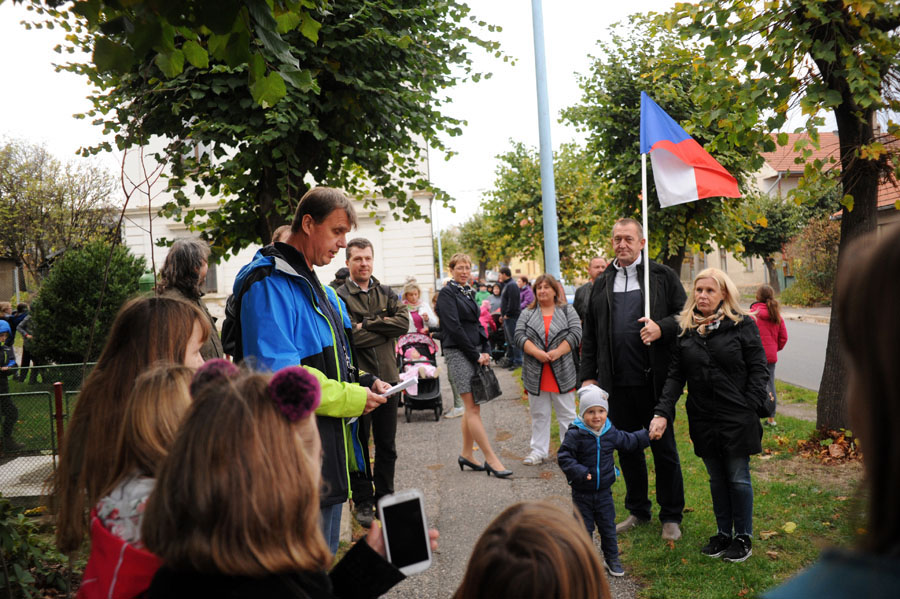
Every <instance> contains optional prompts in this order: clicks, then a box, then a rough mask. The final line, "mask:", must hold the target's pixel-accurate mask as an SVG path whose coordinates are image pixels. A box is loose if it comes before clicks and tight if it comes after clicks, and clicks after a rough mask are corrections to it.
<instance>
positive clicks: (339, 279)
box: [328, 266, 350, 289]
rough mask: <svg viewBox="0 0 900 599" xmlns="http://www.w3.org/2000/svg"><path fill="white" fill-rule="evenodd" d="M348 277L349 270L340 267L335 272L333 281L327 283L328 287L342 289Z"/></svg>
mask: <svg viewBox="0 0 900 599" xmlns="http://www.w3.org/2000/svg"><path fill="white" fill-rule="evenodd" d="M349 276H350V269H349V268H347V267H346V266H342V267H340V268H339V269H337V272H336V273H334V279H333V280H332V281H331V282H330V283H328V286H329V287H331V288H332V289H337V288H338V287H342V286H343V285H344V283H346V282H347V277H349Z"/></svg>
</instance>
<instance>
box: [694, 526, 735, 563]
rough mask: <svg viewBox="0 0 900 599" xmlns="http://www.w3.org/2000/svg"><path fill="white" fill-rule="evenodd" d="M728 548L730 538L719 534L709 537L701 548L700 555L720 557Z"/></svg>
mask: <svg viewBox="0 0 900 599" xmlns="http://www.w3.org/2000/svg"><path fill="white" fill-rule="evenodd" d="M729 547H731V537H729V536H728V535H726V534H725V533H722V532H720V533H718V534H717V535H716V536H714V537H709V543H707V544H706V545H704V546H703V549H701V550H700V553H702V554H703V555H708V556H709V557H720V556H721V555H722V554H723V553H725V551H726V550H727V549H728V548H729Z"/></svg>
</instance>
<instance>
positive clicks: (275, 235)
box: [272, 225, 291, 243]
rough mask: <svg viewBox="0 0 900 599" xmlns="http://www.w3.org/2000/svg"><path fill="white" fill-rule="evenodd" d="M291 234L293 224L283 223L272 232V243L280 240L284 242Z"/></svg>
mask: <svg viewBox="0 0 900 599" xmlns="http://www.w3.org/2000/svg"><path fill="white" fill-rule="evenodd" d="M290 236H291V226H290V225H281V226H280V227H278V228H277V229H275V230H274V231H273V232H272V243H275V242H277V241H280V242H282V243H284V241H285V240H286V239H287V238H288V237H290Z"/></svg>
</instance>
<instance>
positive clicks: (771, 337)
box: [750, 285, 788, 426]
mask: <svg viewBox="0 0 900 599" xmlns="http://www.w3.org/2000/svg"><path fill="white" fill-rule="evenodd" d="M750 314H752V315H754V317H755V318H756V326H757V327H759V336H760V338H761V339H762V344H763V349H764V350H766V362H767V364H768V367H769V383H768V385H767V387H766V389H767V390H768V393H769V399H770V400H772V401H771V407H772V413H771V414H769V418H768V419H767V420H766V424H769V425H770V426H775V424H776V423H775V408H776V405H775V404H776V402H777V401H778V396H777V395H776V393H775V363H776V362H778V352H780V351H781V350H782V349H784V346H785V344H786V343H787V339H788V334H787V327H786V326H784V319H783V318H782V317H781V311H780V309H779V305H778V300H777V299H775V290H774V289H772V287H770V286H769V285H760V287H759V289H757V290H756V303H755V304H753V305H752V306H750Z"/></svg>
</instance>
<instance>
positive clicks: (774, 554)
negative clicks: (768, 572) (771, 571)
mask: <svg viewBox="0 0 900 599" xmlns="http://www.w3.org/2000/svg"><path fill="white" fill-rule="evenodd" d="M766 555H767V556H769V559H770V560H772V561H777V560H778V552H777V551H766Z"/></svg>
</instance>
